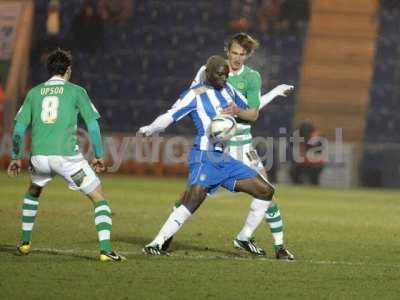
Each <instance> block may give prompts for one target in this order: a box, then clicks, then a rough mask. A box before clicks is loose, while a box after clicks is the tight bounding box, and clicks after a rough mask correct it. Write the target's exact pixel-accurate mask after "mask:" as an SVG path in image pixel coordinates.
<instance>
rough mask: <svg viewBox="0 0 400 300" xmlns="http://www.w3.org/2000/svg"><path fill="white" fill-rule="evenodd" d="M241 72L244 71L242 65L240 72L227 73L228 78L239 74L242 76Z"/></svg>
mask: <svg viewBox="0 0 400 300" xmlns="http://www.w3.org/2000/svg"><path fill="white" fill-rule="evenodd" d="M243 71H244V65H242V67H241V68H240V70H239V71H237V72H236V73H233V72H229V76H235V75H240V74H242V72H243Z"/></svg>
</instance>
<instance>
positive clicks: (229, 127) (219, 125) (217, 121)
mask: <svg viewBox="0 0 400 300" xmlns="http://www.w3.org/2000/svg"><path fill="white" fill-rule="evenodd" d="M235 132H236V120H235V118H234V117H232V116H230V115H218V116H216V117H215V118H214V119H212V121H211V123H210V137H211V138H212V139H213V140H215V141H218V142H225V141H228V140H230V139H231V138H232V137H233V136H234V135H235Z"/></svg>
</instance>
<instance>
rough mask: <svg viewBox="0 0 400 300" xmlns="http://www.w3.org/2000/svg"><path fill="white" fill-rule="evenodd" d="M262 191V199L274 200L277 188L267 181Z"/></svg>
mask: <svg viewBox="0 0 400 300" xmlns="http://www.w3.org/2000/svg"><path fill="white" fill-rule="evenodd" d="M260 193H261V197H260V199H264V200H269V201H270V200H272V198H273V196H274V193H275V188H274V187H273V186H271V185H270V184H268V183H267V182H265V183H264V184H263V185H262V187H261V189H260Z"/></svg>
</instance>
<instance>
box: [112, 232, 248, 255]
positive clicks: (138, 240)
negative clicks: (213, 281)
mask: <svg viewBox="0 0 400 300" xmlns="http://www.w3.org/2000/svg"><path fill="white" fill-rule="evenodd" d="M112 240H113V241H118V242H123V243H128V244H132V245H135V246H137V247H140V248H142V247H144V245H146V244H148V243H149V242H150V240H149V238H148V237H146V238H145V237H142V236H134V237H132V236H130V237H126V236H119V235H116V234H114V235H113V237H112ZM177 250H179V251H185V252H190V251H196V252H204V253H205V255H206V254H213V255H223V256H230V257H243V253H240V252H237V251H226V250H221V249H216V248H212V247H208V246H196V245H193V244H188V243H184V242H180V241H176V238H175V239H174V240H173V241H172V243H171V245H170V247H169V249H168V252H170V253H173V252H174V251H177Z"/></svg>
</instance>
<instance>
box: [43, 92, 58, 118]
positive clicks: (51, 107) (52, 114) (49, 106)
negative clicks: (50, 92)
mask: <svg viewBox="0 0 400 300" xmlns="http://www.w3.org/2000/svg"><path fill="white" fill-rule="evenodd" d="M58 104H59V101H58V97H57V96H46V97H44V98H43V102H42V113H41V114H40V117H41V119H42V122H43V123H45V124H54V123H55V122H56V121H57V117H58Z"/></svg>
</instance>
